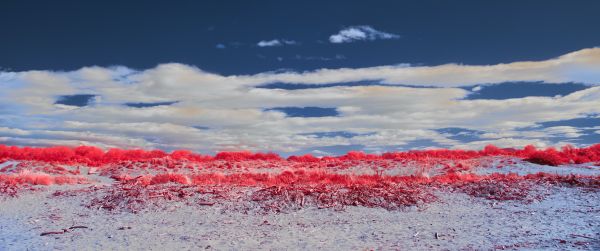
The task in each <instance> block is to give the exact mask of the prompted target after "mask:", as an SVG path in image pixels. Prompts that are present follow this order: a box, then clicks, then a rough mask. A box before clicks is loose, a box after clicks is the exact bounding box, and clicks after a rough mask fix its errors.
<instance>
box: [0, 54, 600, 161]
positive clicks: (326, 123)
mask: <svg viewBox="0 0 600 251" xmlns="http://www.w3.org/2000/svg"><path fill="white" fill-rule="evenodd" d="M596 69H600V49H598V48H594V49H586V50H581V51H577V52H574V53H570V54H567V55H564V56H561V57H558V58H555V59H550V60H545V61H537V62H515V63H509V64H499V65H488V66H468V65H442V66H430V67H410V66H381V67H371V68H359V69H323V70H319V71H313V72H301V73H297V72H284V73H260V74H255V75H231V76H224V75H219V74H214V73H208V72H205V71H202V70H200V69H198V68H196V67H192V66H188V65H182V64H163V65H159V66H157V67H154V68H151V69H147V70H143V71H136V70H132V69H129V68H126V67H109V68H105V67H85V68H82V69H79V70H76V71H69V72H52V71H24V72H0V107H1V108H0V114H1V116H0V142H4V143H10V144H22V145H32V144H44V145H52V144H68V145H77V144H94V145H99V146H102V147H143V148H163V149H174V148H189V149H193V150H199V151H206V152H210V151H218V150H241V149H246V150H255V151H281V152H294V151H298V150H301V149H308V148H314V147H319V146H333V145H365V146H367V147H368V148H369V149H384V148H385V147H386V146H402V145H410V142H411V141H414V140H420V139H427V140H431V141H433V142H436V143H438V144H440V145H449V146H451V147H457V148H458V147H464V148H480V147H483V146H485V145H486V144H490V143H495V144H498V145H500V146H503V147H504V146H507V147H508V146H522V145H526V144H529V143H536V144H538V145H540V146H546V145H551V144H555V143H557V142H556V141H557V140H560V139H561V138H576V137H579V136H581V134H582V131H581V129H580V128H575V127H568V126H557V127H550V128H539V129H531V130H529V131H523V130H521V129H520V128H522V127H532V126H535V125H536V124H538V123H540V122H544V121H554V120H565V119H573V118H578V117H583V116H585V114H598V113H600V86H595V85H597V84H598V83H600V74H599V73H598V72H597V70H596ZM575 72H578V73H582V74H583V75H577V74H574V73H575ZM371 79H383V82H385V83H394V84H406V83H408V84H412V85H415V84H420V85H435V86H438V87H443V88H411V87H398V86H353V87H348V86H335V87H328V88H318V89H300V90H282V89H264V88H255V87H256V86H260V85H264V84H267V83H273V82H290V83H299V84H307V85H310V84H319V83H335V82H348V81H362V80H371ZM578 80H585V81H578ZM505 81H546V82H549V83H556V82H584V83H587V84H589V85H590V88H588V89H585V90H581V91H577V92H574V93H571V94H568V95H565V96H562V97H526V98H517V99H508V100H464V99H463V98H464V97H466V96H467V95H469V93H470V91H468V90H465V89H463V88H457V87H462V86H472V85H478V84H482V83H500V82H505ZM81 93H86V94H94V95H98V97H99V98H98V99H96V100H95V102H94V103H93V105H91V106H86V107H77V108H73V107H63V106H60V105H55V104H54V103H55V101H56V97H57V96H60V95H73V94H81ZM168 101H178V102H177V103H175V104H173V105H169V106H157V107H147V108H132V107H126V106H124V105H123V104H124V103H127V102H132V103H137V102H168ZM306 106H317V107H335V108H337V110H338V112H339V113H340V115H339V116H337V117H317V118H301V117H286V116H285V114H283V113H282V112H278V111H268V110H265V108H272V107H306ZM195 127H208V128H210V129H208V130H199V129H197V128H195ZM447 127H460V128H467V129H472V130H478V131H483V132H485V133H484V134H483V135H481V136H480V137H481V139H480V140H477V141H474V142H469V143H463V142H460V141H457V140H454V139H450V138H448V135H442V134H440V133H438V132H436V131H435V129H439V128H447ZM595 130H597V129H595ZM332 131H348V132H354V133H359V134H362V135H359V136H356V137H353V138H343V137H329V138H318V137H313V136H309V135H302V134H306V133H315V132H332ZM559 143H560V142H559Z"/></svg>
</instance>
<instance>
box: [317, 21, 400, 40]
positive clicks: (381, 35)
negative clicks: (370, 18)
mask: <svg viewBox="0 0 600 251" xmlns="http://www.w3.org/2000/svg"><path fill="white" fill-rule="evenodd" d="M398 38H400V35H396V34H392V33H387V32H383V31H378V30H376V29H373V27H371V26H368V25H359V26H350V27H347V28H344V29H342V30H340V31H339V32H338V33H336V34H333V35H331V36H329V42H331V43H334V44H340V43H350V42H355V41H360V40H377V39H398Z"/></svg>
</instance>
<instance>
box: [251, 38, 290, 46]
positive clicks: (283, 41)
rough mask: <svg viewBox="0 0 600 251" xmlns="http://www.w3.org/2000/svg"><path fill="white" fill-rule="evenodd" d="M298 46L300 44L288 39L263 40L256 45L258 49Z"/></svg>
mask: <svg viewBox="0 0 600 251" xmlns="http://www.w3.org/2000/svg"><path fill="white" fill-rule="evenodd" d="M294 44H298V42H296V41H294V40H287V39H273V40H261V41H259V42H258V43H257V44H256V45H257V46H258V47H274V46H283V45H294Z"/></svg>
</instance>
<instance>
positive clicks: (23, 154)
mask: <svg viewBox="0 0 600 251" xmlns="http://www.w3.org/2000/svg"><path fill="white" fill-rule="evenodd" d="M486 156H506V157H516V158H522V159H524V160H526V161H529V162H532V163H538V164H543V165H553V166H556V165H563V164H570V163H589V162H598V161H600V144H597V145H593V146H590V147H587V148H574V147H571V146H566V147H563V148H562V149H561V150H560V151H558V150H556V149H554V148H548V149H545V150H538V149H536V148H535V147H533V146H527V147H525V148H524V149H520V150H519V149H511V148H504V149H500V148H498V147H495V146H492V145H488V146H486V147H485V148H484V149H483V150H482V151H467V150H446V149H440V150H422V151H408V152H390V153H384V154H381V155H376V154H366V153H363V152H348V153H347V154H345V155H343V156H338V157H329V156H327V157H322V158H317V157H314V156H312V155H310V154H307V155H303V156H290V157H289V158H287V161H290V162H300V163H318V164H319V165H327V166H330V165H340V163H341V164H342V165H344V163H349V162H348V161H383V160H390V161H402V162H406V161H417V162H421V163H428V162H432V160H436V159H440V160H451V161H457V160H468V159H476V158H482V157H486ZM0 159H2V160H32V161H42V162H52V163H62V164H81V165H88V166H101V165H107V164H116V163H121V162H124V161H130V162H142V161H151V160H158V159H169V160H176V161H182V160H186V161H191V162H197V163H200V162H208V161H214V160H216V161H227V162H228V163H230V162H241V161H268V162H277V161H286V160H284V159H282V158H281V157H280V156H279V155H277V154H275V153H251V152H220V153H218V154H217V155H215V156H214V157H211V156H206V155H200V154H195V153H192V152H190V151H186V150H176V151H173V152H172V153H170V154H169V153H165V152H163V151H160V150H152V151H145V150H140V149H134V150H123V149H117V148H112V149H109V150H108V151H106V152H104V151H102V150H101V149H99V148H96V147H91V146H80V147H76V148H69V147H63V146H57V147H47V148H31V147H23V148H20V147H15V146H5V145H0ZM434 162H435V161H434ZM432 163H433V162H432ZM227 167H229V168H230V167H232V166H231V165H229V166H227Z"/></svg>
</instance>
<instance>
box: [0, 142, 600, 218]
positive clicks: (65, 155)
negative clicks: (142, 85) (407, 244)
mask: <svg viewBox="0 0 600 251" xmlns="http://www.w3.org/2000/svg"><path fill="white" fill-rule="evenodd" d="M519 159H521V160H523V161H528V162H531V163H536V164H542V165H552V166H558V165H564V164H581V163H590V164H596V165H598V163H600V144H598V145H594V146H590V147H587V148H574V147H571V146H566V147H563V148H562V149H560V150H556V149H554V148H548V149H536V148H535V147H533V146H527V147H525V148H523V149H501V148H498V147H495V146H487V147H485V148H484V149H483V150H481V151H466V150H445V149H442V150H423V151H408V152H390V153H384V154H380V155H378V154H367V153H364V152H348V153H347V154H345V155H342V156H336V157H331V156H328V157H321V158H317V157H315V156H312V155H303V156H290V157H289V158H287V159H283V158H281V157H280V156H279V155H277V154H274V153H251V152H221V153H218V154H216V155H215V156H214V157H213V156H208V155H200V154H196V153H192V152H190V151H187V150H176V151H173V152H172V153H165V152H163V151H159V150H153V151H144V150H123V149H109V150H108V151H104V150H102V149H99V148H96V147H90V146H80V147H75V148H69V147H48V148H31V147H23V148H20V147H9V146H4V145H0V166H1V168H0V194H6V195H9V196H14V195H15V194H16V193H17V191H18V190H19V189H22V188H25V187H29V188H33V187H35V186H38V185H54V184H56V185H63V184H87V183H92V184H94V183H96V182H99V183H102V180H104V185H105V186H96V185H94V186H91V187H89V188H86V189H82V190H77V192H90V193H91V194H92V196H93V197H92V198H93V199H92V200H91V202H90V204H89V206H90V207H94V208H96V207H97V208H104V209H108V210H114V209H123V208H127V209H129V210H131V211H133V212H137V211H139V210H141V209H142V208H144V207H145V206H147V205H148V204H156V203H157V202H158V201H163V200H181V201H185V202H186V203H195V204H197V205H202V206H207V205H213V204H215V203H217V202H220V201H224V200H242V201H245V202H249V203H257V204H258V205H259V206H260V208H262V209H265V210H268V211H281V210H286V209H293V208H299V207H303V206H305V205H312V206H316V207H319V208H335V209H343V208H344V207H346V206H364V207H381V208H386V209H398V208H401V207H405V206H418V205H421V204H424V203H429V202H432V201H435V200H436V196H435V193H434V191H436V190H440V191H449V192H460V193H464V194H467V195H469V196H473V197H477V198H483V199H489V200H500V201H502V200H518V201H525V202H528V201H533V200H536V199H540V198H542V197H543V196H544V193H539V192H537V191H538V190H539V189H538V188H540V187H542V188H543V187H549V186H568V187H580V188H586V189H600V176H576V175H557V174H546V173H538V174H530V175H516V174H499V173H495V174H490V175H476V174H474V172H475V171H476V170H479V169H478V168H489V166H488V164H492V163H493V167H505V166H508V167H510V166H512V165H514V164H515V163H516V162H519V161H520V160H519ZM7 161H14V162H7ZM5 162H6V163H5ZM582 168H583V167H582ZM493 170H496V169H493ZM88 178H89V179H88ZM107 178H111V179H112V180H110V179H109V181H108V182H107V181H106V179H107ZM112 181H116V182H114V183H112ZM61 194H66V193H65V192H57V193H55V195H57V196H59V195H61ZM242 204H244V203H242ZM246 204H247V203H245V205H246Z"/></svg>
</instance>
